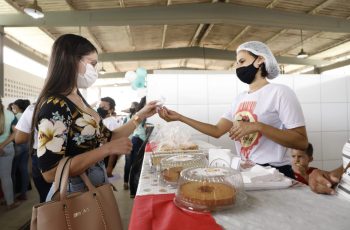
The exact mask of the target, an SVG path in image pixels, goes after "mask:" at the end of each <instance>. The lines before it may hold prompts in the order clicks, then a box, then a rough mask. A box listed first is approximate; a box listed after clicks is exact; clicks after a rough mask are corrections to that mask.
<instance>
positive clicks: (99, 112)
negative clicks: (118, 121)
mask: <svg viewBox="0 0 350 230" xmlns="http://www.w3.org/2000/svg"><path fill="white" fill-rule="evenodd" d="M97 113H98V114H99V115H100V116H101V117H102V118H103V119H104V118H106V117H107V115H108V110H105V109H103V108H98V109H97Z"/></svg>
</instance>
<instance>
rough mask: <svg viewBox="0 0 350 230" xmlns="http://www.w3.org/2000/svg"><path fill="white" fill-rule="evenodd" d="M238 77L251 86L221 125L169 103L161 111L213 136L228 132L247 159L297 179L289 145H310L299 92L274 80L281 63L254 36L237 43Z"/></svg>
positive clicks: (166, 116) (293, 146)
mask: <svg viewBox="0 0 350 230" xmlns="http://www.w3.org/2000/svg"><path fill="white" fill-rule="evenodd" d="M236 52H237V63H236V74H237V77H238V78H239V79H240V80H241V81H242V82H244V83H246V84H248V85H249V90H248V91H245V92H242V93H241V94H239V95H238V96H237V97H236V98H235V99H234V101H233V103H232V106H231V109H229V110H228V111H227V113H225V114H224V115H223V116H222V118H221V119H220V120H219V121H218V123H217V124H215V125H212V124H207V123H203V122H200V121H197V120H194V119H191V118H189V117H186V116H184V115H181V114H179V113H177V112H175V111H172V110H169V109H167V108H165V107H163V109H161V110H159V112H158V113H159V116H160V117H162V118H163V119H164V120H166V121H181V122H183V123H186V124H187V125H189V126H191V127H193V128H194V129H197V130H198V131H200V132H202V133H204V134H207V135H209V136H212V137H216V138H219V137H221V136H222V135H224V134H225V133H227V132H229V136H230V138H231V139H232V140H234V141H235V146H236V150H237V153H239V154H240V155H241V157H242V158H243V159H244V160H246V162H254V163H257V164H260V165H263V166H272V167H275V168H277V169H278V170H279V171H280V172H281V173H283V174H285V175H286V176H288V177H291V178H294V173H293V170H292V167H291V159H290V156H289V154H288V151H287V148H294V149H302V150H304V149H306V148H307V145H308V141H307V135H306V129H305V120H304V116H303V113H302V109H301V106H300V104H299V102H298V100H297V97H296V95H295V93H294V92H293V91H292V90H291V89H290V88H289V87H287V86H284V85H279V84H273V83H270V82H269V81H268V80H267V79H266V78H268V79H273V78H275V77H277V76H278V75H279V66H278V64H277V61H276V59H275V57H274V56H273V54H272V52H271V51H270V49H269V48H268V47H267V46H266V45H265V44H264V43H262V42H258V41H250V42H246V43H243V44H241V45H240V46H239V47H238V48H237V51H236Z"/></svg>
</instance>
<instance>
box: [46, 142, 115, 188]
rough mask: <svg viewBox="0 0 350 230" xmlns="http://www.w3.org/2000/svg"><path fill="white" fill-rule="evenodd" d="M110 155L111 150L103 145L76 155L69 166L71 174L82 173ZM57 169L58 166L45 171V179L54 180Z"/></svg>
mask: <svg viewBox="0 0 350 230" xmlns="http://www.w3.org/2000/svg"><path fill="white" fill-rule="evenodd" d="M108 155H109V150H108V148H106V147H104V145H103V146H101V147H99V148H97V149H94V150H91V151H88V152H85V153H83V154H79V155H77V156H74V157H73V159H72V162H71V165H70V168H69V176H78V175H81V174H82V173H84V172H85V171H86V169H88V168H89V167H91V165H94V164H95V163H97V162H99V161H101V160H103V159H104V158H105V157H106V156H108ZM56 169H57V167H55V168H52V169H50V170H49V171H46V172H44V173H43V176H44V179H45V180H46V181H47V182H53V181H54V179H55V174H56Z"/></svg>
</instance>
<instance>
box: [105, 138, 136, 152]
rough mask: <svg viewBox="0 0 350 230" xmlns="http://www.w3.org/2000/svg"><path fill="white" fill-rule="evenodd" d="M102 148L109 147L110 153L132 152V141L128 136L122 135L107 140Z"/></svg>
mask: <svg viewBox="0 0 350 230" xmlns="http://www.w3.org/2000/svg"><path fill="white" fill-rule="evenodd" d="M102 148H106V149H107V152H108V155H122V154H125V153H130V152H131V149H132V143H131V141H130V139H129V138H128V137H121V138H118V139H114V140H111V141H110V142H107V143H106V144H104V145H102Z"/></svg>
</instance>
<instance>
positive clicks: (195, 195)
mask: <svg viewBox="0 0 350 230" xmlns="http://www.w3.org/2000/svg"><path fill="white" fill-rule="evenodd" d="M179 195H180V196H181V197H182V200H183V201H185V202H189V203H192V204H196V205H205V206H207V207H209V208H210V209H212V208H215V207H218V206H225V205H232V204H234V203H235V201H236V189H235V188H234V187H233V186H232V185H227V184H224V183H214V182H196V181H191V182H187V183H185V184H182V185H181V186H180V187H179Z"/></svg>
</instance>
